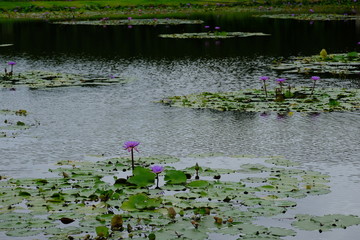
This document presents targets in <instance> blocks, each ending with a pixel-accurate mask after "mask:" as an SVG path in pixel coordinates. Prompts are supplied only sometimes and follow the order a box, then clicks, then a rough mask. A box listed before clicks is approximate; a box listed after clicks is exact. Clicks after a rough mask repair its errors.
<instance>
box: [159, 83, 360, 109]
mask: <svg viewBox="0 0 360 240" xmlns="http://www.w3.org/2000/svg"><path fill="white" fill-rule="evenodd" d="M284 93H285V94H284V97H285V98H284V99H283V100H282V101H279V100H277V99H276V98H275V92H274V90H268V91H267V94H268V97H266V96H265V93H264V91H262V90H260V89H245V90H239V91H236V92H219V93H211V92H202V93H194V94H190V95H186V96H172V97H168V98H164V99H162V100H161V101H160V102H161V103H163V104H165V105H169V106H175V107H189V108H196V109H206V108H208V109H215V110H219V111H243V112H267V111H273V112H333V111H356V110H359V109H360V89H340V88H321V89H317V88H315V90H314V94H313V95H311V88H306V87H302V88H292V89H291V90H290V91H289V90H284Z"/></svg>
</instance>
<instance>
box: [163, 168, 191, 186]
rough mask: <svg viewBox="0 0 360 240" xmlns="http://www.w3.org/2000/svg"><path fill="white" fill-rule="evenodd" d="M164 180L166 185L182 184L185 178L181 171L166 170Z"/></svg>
mask: <svg viewBox="0 0 360 240" xmlns="http://www.w3.org/2000/svg"><path fill="white" fill-rule="evenodd" d="M164 179H165V181H166V184H184V183H186V179H187V178H186V175H185V173H184V172H183V171H179V170H166V172H165V178H164Z"/></svg>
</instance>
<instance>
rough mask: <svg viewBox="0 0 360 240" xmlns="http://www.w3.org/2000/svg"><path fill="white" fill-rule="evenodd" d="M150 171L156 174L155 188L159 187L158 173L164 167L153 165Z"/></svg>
mask: <svg viewBox="0 0 360 240" xmlns="http://www.w3.org/2000/svg"><path fill="white" fill-rule="evenodd" d="M151 171H152V172H153V173H155V174H156V188H157V189H159V173H161V172H162V171H164V167H162V166H159V165H154V166H152V167H151Z"/></svg>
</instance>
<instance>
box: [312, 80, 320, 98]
mask: <svg viewBox="0 0 360 240" xmlns="http://www.w3.org/2000/svg"><path fill="white" fill-rule="evenodd" d="M311 80H313V82H314V83H313V86H312V89H311V94H310V95H311V96H313V94H314V89H315V84H316V82H317V81H318V80H320V77H318V76H312V77H311Z"/></svg>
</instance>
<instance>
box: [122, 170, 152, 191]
mask: <svg viewBox="0 0 360 240" xmlns="http://www.w3.org/2000/svg"><path fill="white" fill-rule="evenodd" d="M155 178H156V174H155V173H153V172H152V171H151V170H150V169H149V168H143V167H136V168H135V169H134V171H133V176H132V177H130V178H129V179H128V180H127V181H128V182H129V183H132V184H134V185H136V186H138V187H147V186H150V185H153V184H154V182H155Z"/></svg>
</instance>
